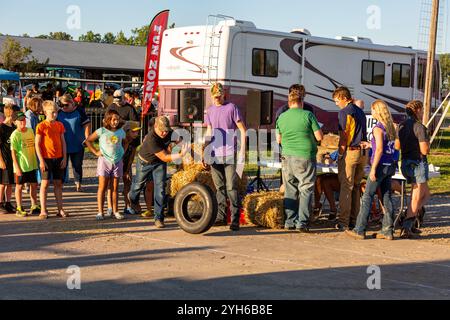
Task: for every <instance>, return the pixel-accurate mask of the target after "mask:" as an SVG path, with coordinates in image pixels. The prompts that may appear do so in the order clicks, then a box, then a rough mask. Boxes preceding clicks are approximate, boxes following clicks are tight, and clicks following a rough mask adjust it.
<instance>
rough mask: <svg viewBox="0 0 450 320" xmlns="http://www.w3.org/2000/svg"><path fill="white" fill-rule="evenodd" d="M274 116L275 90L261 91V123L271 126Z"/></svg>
mask: <svg viewBox="0 0 450 320" xmlns="http://www.w3.org/2000/svg"><path fill="white" fill-rule="evenodd" d="M272 117H273V91H263V92H261V125H262V126H270V125H271V124H272Z"/></svg>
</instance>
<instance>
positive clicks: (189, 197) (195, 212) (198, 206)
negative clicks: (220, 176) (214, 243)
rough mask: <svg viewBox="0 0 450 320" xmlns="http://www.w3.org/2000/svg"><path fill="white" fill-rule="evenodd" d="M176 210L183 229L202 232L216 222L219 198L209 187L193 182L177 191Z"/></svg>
mask: <svg viewBox="0 0 450 320" xmlns="http://www.w3.org/2000/svg"><path fill="white" fill-rule="evenodd" d="M174 211H175V218H176V219H177V222H178V225H179V226H180V228H181V229H182V230H184V231H185V232H187V233H191V234H201V233H204V232H207V231H208V230H209V229H211V227H212V226H213V225H214V223H215V222H216V218H217V200H216V197H215V196H214V194H213V192H212V191H211V189H210V188H209V187H207V186H205V185H203V184H200V183H191V184H189V185H187V186H185V187H184V188H183V189H181V190H180V191H179V192H178V193H177V196H176V197H175V203H174Z"/></svg>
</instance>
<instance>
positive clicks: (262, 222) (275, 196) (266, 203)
mask: <svg viewBox="0 0 450 320" xmlns="http://www.w3.org/2000/svg"><path fill="white" fill-rule="evenodd" d="M283 201H284V196H283V194H281V193H279V192H260V193H253V194H250V195H247V197H246V198H245V200H244V210H245V218H246V220H247V222H248V223H252V224H254V225H257V226H261V227H265V228H270V229H281V228H283V226H284V222H285V216H284V205H283Z"/></svg>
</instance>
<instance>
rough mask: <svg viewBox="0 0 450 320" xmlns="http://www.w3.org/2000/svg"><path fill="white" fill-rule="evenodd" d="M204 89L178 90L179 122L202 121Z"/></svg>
mask: <svg viewBox="0 0 450 320" xmlns="http://www.w3.org/2000/svg"><path fill="white" fill-rule="evenodd" d="M204 106H205V90H203V89H180V90H178V116H179V123H194V122H201V123H203V122H204V116H205V114H204V113H205V112H204Z"/></svg>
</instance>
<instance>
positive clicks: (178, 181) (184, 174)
mask: <svg viewBox="0 0 450 320" xmlns="http://www.w3.org/2000/svg"><path fill="white" fill-rule="evenodd" d="M193 182H199V183H201V184H203V185H206V186H208V187H209V188H210V189H211V190H212V192H213V193H214V194H215V193H216V187H215V185H214V181H213V179H212V174H211V172H209V171H206V170H204V169H203V167H196V166H192V167H190V168H189V170H183V171H179V172H177V173H176V174H174V175H173V176H172V181H171V188H170V195H171V197H173V198H175V197H176V195H177V193H178V191H180V190H181V189H182V188H184V187H185V186H186V185H188V184H190V183H193ZM247 183H248V177H247V176H246V175H245V174H244V175H243V177H242V179H239V185H238V191H239V195H240V196H241V197H244V196H245V194H246V192H247Z"/></svg>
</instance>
